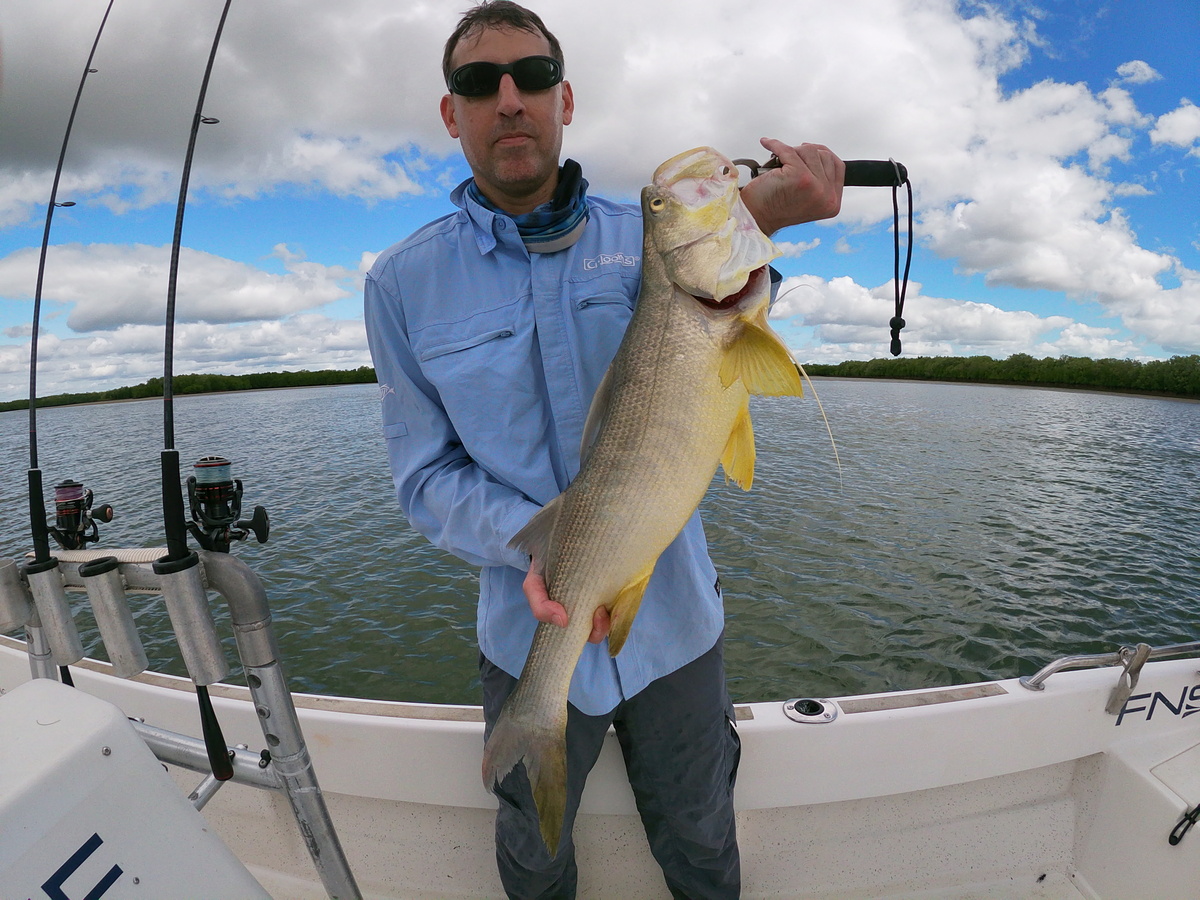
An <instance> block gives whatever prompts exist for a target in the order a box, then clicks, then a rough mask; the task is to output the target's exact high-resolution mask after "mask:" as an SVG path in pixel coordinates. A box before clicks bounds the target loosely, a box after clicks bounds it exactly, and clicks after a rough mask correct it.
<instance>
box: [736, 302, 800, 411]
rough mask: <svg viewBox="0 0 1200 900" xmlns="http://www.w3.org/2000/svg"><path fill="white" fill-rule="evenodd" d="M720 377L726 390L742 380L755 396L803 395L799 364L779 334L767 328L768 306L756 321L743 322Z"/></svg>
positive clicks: (756, 317) (755, 318)
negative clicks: (797, 366)
mask: <svg viewBox="0 0 1200 900" xmlns="http://www.w3.org/2000/svg"><path fill="white" fill-rule="evenodd" d="M720 374H721V384H722V386H724V387H729V386H730V385H731V384H733V383H734V382H735V381H737V380H738V379H739V378H740V379H741V380H742V384H744V385H745V386H746V390H748V391H749V392H750V393H752V394H759V395H762V396H766V397H782V396H794V397H803V396H804V385H803V384H802V383H801V382H800V372H799V371H798V370H797V369H796V361H795V360H794V359H792V354H791V353H790V352H789V351H788V348H787V347H785V346H784V343H783V341H781V340H780V339H779V335H777V334H775V332H774V331H772V330H771V327H770V326H769V325H767V321H766V308H765V307H764V308H763V310H762V311H761V312H760V313H759V314H758V315H757V316H755V317H754V319H753V320H751V321H743V328H742V333H741V335H739V336H738V339H737V340H736V341H734V342H733V344H732V346H730V347H729V349H728V350H727V351H726V352H725V359H724V360H723V361H722V363H721V373H720Z"/></svg>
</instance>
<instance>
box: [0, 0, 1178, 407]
mask: <svg viewBox="0 0 1200 900" xmlns="http://www.w3.org/2000/svg"><path fill="white" fill-rule="evenodd" d="M221 5H222V3H221V0H177V2H173V3H170V4H164V3H161V2H156V0H116V3H115V5H114V8H113V13H112V15H111V17H110V19H109V23H108V26H107V28H106V30H105V34H104V36H103V38H102V40H101V43H100V47H99V49H98V51H97V55H96V60H95V63H94V65H95V67H96V68H97V69H98V70H99V71H98V72H97V74H95V75H93V76H92V77H91V78H89V80H88V83H87V87H86V89H85V93H84V97H83V101H82V104H81V107H80V112H79V116H78V118H77V120H76V125H75V130H74V133H73V138H72V144H71V150H70V152H69V154H68V158H67V164H66V167H65V168H64V173H63V182H62V186H61V188H60V193H59V199H60V200H68V199H69V200H74V201H75V202H76V203H77V205H76V206H75V207H72V208H69V209H60V210H59V211H58V212H57V213H56V215H55V217H54V226H53V232H52V238H51V245H52V246H51V252H50V255H49V260H48V267H47V276H46V288H45V291H44V306H43V322H42V328H43V338H42V342H41V344H40V345H39V346H40V350H39V355H40V358H41V363H42V364H41V367H40V372H39V385H40V388H39V392H40V393H43V394H48V393H55V392H58V391H79V390H97V389H103V388H108V387H115V386H118V385H122V384H134V383H138V382H141V381H144V380H146V379H147V378H150V377H153V376H155V375H160V374H161V370H162V354H163V347H162V343H163V329H162V322H163V308H164V304H165V297H166V278H167V259H168V248H169V244H170V239H171V234H172V230H173V223H174V213H175V201H176V195H177V192H178V184H179V170H180V166H181V164H182V160H183V154H184V150H185V148H186V141H187V129H188V126H189V124H190V119H191V113H192V109H193V107H194V104H195V97H196V91H197V89H198V87H199V79H200V75H201V72H202V69H203V65H204V62H205V60H206V57H207V50H208V43H209V41H210V40H211V36H212V32H213V29H214V28H215V26H216V22H217V19H218V17H219V14H220V10H221ZM464 5H465V4H463V3H460V2H448V0H447V2H427V3H405V2H401V0H386V2H384V0H341V2H339V3H337V4H331V3H322V2H319V0H293V2H291V3H289V4H287V6H286V15H284V12H283V8H281V7H279V6H278V5H273V4H261V3H249V2H247V0H234V3H233V6H232V8H231V12H230V16H229V21H228V24H227V26H226V31H225V36H224V39H223V42H222V48H221V52H220V54H219V55H218V58H217V65H216V69H215V71H214V74H213V78H212V83H211V85H210V89H209V100H208V103H207V104H206V109H205V112H206V114H208V115H211V116H216V117H218V118H220V119H221V123H220V124H218V125H213V126H206V127H205V128H203V129H202V130H201V133H200V138H199V141H198V145H197V152H196V163H195V168H194V170H193V174H192V188H193V191H192V196H191V199H190V201H189V205H188V210H187V218H186V221H185V226H184V240H183V244H184V248H185V249H184V253H183V255H182V257H181V267H180V287H179V324H178V326H177V347H176V351H175V352H176V371H177V372H208V371H211V372H229V373H235V372H247V371H264V370H280V369H299V368H310V369H315V368H351V367H354V366H358V365H363V364H367V363H369V357H368V354H367V351H366V343H365V338H364V335H363V330H362V314H361V301H360V293H361V282H362V273H363V271H364V270H365V267H366V266H368V265H369V264H370V261H371V260H372V259H373V258H374V255H375V254H377V253H378V252H379V251H381V250H383V249H384V248H386V247H387V246H389V245H390V244H392V243H394V242H395V241H397V240H399V239H401V238H402V237H404V236H405V235H406V234H408V233H409V232H410V231H412V230H413V229H415V228H416V227H418V226H419V225H421V224H423V223H424V222H425V221H428V220H429V219H431V218H433V217H436V216H438V215H442V214H444V213H445V212H447V211H448V210H449V209H450V206H449V201H448V193H449V189H450V188H452V187H453V186H454V185H455V184H456V183H457V182H458V181H459V180H461V179H462V178H463V177H465V176H466V174H467V173H466V170H465V166H464V164H463V163H462V160H461V158H460V157H459V156H458V154H457V150H456V145H455V143H454V142H453V141H451V140H450V138H449V137H448V136H447V135H446V134H445V130H444V128H443V127H442V124H441V121H440V119H439V117H438V114H437V103H438V100H439V98H440V96H441V93H442V91H443V88H442V86H441V83H440V76H439V72H438V66H439V62H440V49H441V45H442V42H443V41H444V38H445V35H446V34H448V32H449V31H450V29H451V28H452V27H453V24H454V22H455V21H456V19H457V15H458V13H459V12H460V11H461V9H462V8H463V7H464ZM105 6H106V0H6V2H5V3H3V4H0V75H2V79H3V80H2V81H0V400H7V399H14V398H17V397H20V396H24V394H25V392H26V391H27V387H28V375H27V366H28V358H29V322H30V317H31V312H32V302H31V301H32V295H33V289H34V283H35V274H36V259H37V250H38V246H39V243H40V240H41V234H42V228H43V224H44V217H45V205H46V201H47V198H48V196H49V191H50V185H51V179H52V175H53V167H54V163H55V161H56V159H57V155H58V149H59V145H60V142H61V140H62V132H63V128H64V127H65V125H66V119H67V115H68V113H69V111H70V105H71V101H72V99H73V96H74V91H75V87H76V85H77V83H78V79H79V75H80V72H81V70H82V67H83V63H84V61H85V59H86V57H87V52H88V50H89V48H90V46H91V42H92V39H93V36H94V34H95V30H96V27H97V26H98V25H99V22H100V19H101V16H102V15H103V13H104V9H105ZM536 8H537V9H538V11H539V12H540V13H541V14H542V16H543V18H544V19H545V20H546V22H547V25H548V26H549V27H550V28H551V30H553V31H554V32H555V33H556V34H557V35H558V36H559V38H560V39H561V40H562V43H563V45H564V49H565V52H566V56H567V77H568V79H569V80H571V82H572V85H573V87H574V90H575V96H576V104H577V111H576V120H575V122H574V123H572V125H570V126H569V127H568V128H567V130H566V137H565V144H564V152H565V153H566V154H567V155H570V156H573V157H574V158H576V159H578V160H579V161H580V162H581V163H582V164H583V167H584V173H585V175H586V177H588V179H589V181H590V182H591V185H592V190H593V192H595V193H602V194H605V195H608V196H614V197H617V198H622V199H630V200H633V199H634V198H635V197H636V195H637V192H638V189H639V188H640V186H641V185H642V184H643V183H644V182H645V181H646V180H648V178H649V175H650V173H651V172H652V171H653V169H654V168H655V166H656V165H657V164H658V163H659V162H661V161H662V160H663V159H666V158H667V157H669V156H672V155H674V154H675V153H677V152H680V151H681V150H684V149H687V148H689V147H692V146H696V145H701V144H709V145H712V146H715V147H717V148H718V149H720V150H722V151H723V152H725V153H727V154H728V155H730V156H757V157H758V158H760V159H762V158H764V157H765V154H764V152H763V151H762V150H761V148H759V147H758V145H757V140H758V138H759V137H760V136H763V135H770V136H774V137H780V138H783V139H785V140H789V141H792V142H794V143H799V142H800V141H816V142H821V143H825V144H827V145H829V146H830V147H831V148H832V149H834V150H835V151H836V152H838V153H839V154H841V155H842V156H844V157H846V158H886V157H894V158H896V159H898V160H900V161H902V162H904V163H905V164H906V165H907V166H908V168H909V171H910V173H911V176H912V179H913V183H914V188H915V191H916V206H917V225H916V229H915V231H916V237H917V249H916V253H915V256H914V262H913V274H912V278H913V282H914V285H913V286H911V287H910V290H909V300H908V304H907V308H906V312H905V317H906V319H907V320H908V323H909V327H908V329H907V330H906V332H905V353H906V354H908V355H916V354H926V355H939V354H971V353H986V354H989V355H992V356H996V357H1006V356H1008V355H1010V354H1012V353H1017V352H1027V353H1032V354H1034V355H1035V356H1045V355H1051V356H1058V355H1061V354H1069V355H1087V356H1096V357H1101V356H1116V357H1129V358H1139V359H1144V358H1155V357H1165V356H1170V355H1173V354H1190V353H1200V202H1198V201H1200V188H1198V184H1200V108H1198V107H1197V106H1196V104H1197V103H1200V62H1198V59H1200V54H1197V52H1196V48H1197V47H1200V6H1197V5H1196V4H1195V2H1194V0H1174V2H1172V0H1141V2H1135V0H1119V2H1107V3H1095V2H1086V3H1085V2H1076V0H1058V2H1051V0H1046V2H1041V3H1028V2H1019V0H1007V2H996V3H991V4H986V5H985V4H980V3H952V2H943V0H872V2H867V0H848V2H844V3H839V4H828V3H817V2H809V0H743V2H741V3H738V4H730V3H713V2H709V0H689V2H682V0H662V2H659V3H656V4H653V5H650V6H647V5H646V4H644V3H636V4H635V3H633V2H629V0H612V2H610V3H608V4H606V5H605V7H604V13H603V15H602V16H597V14H596V7H595V6H593V5H591V4H587V5H584V4H578V3H570V2H568V0H547V2H544V3H540V4H538V5H537V6H536ZM890 229H891V198H890V194H889V193H888V192H887V191H886V190H881V189H862V188H860V189H850V190H848V191H847V193H846V201H845V205H844V209H843V213H842V215H841V216H840V217H839V218H838V219H837V220H835V221H834V222H831V223H825V224H821V225H809V226H799V227H796V228H793V229H789V230H787V231H785V232H783V233H781V234H780V235H777V236H776V237H777V240H778V241H780V242H781V243H782V244H783V245H785V247H786V249H787V250H788V253H789V255H787V256H785V257H784V258H782V259H781V260H780V261H779V262H778V267H779V268H780V269H781V270H782V271H783V273H784V275H785V277H786V279H787V280H786V282H785V285H784V291H785V292H784V294H783V295H782V299H781V300H780V302H779V304H778V305H777V307H776V311H775V317H774V324H775V326H776V327H777V329H778V330H779V331H780V333H781V334H783V335H784V336H785V338H786V339H787V341H788V342H789V344H790V345H791V346H792V348H793V350H794V351H795V353H796V355H797V357H798V358H799V359H801V360H802V361H818V362H837V361H840V360H842V359H851V358H855V359H860V358H872V357H880V356H885V355H886V354H887V341H888V332H887V321H888V319H889V317H890V316H891V314H892V313H891V290H892V287H891V266H892V262H891V260H892V256H891V253H892V249H891V238H892V236H891V232H890Z"/></svg>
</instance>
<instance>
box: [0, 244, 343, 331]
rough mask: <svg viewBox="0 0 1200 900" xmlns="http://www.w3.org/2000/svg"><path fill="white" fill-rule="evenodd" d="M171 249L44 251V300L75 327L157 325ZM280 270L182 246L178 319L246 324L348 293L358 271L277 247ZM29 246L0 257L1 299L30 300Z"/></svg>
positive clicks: (32, 264) (32, 255)
mask: <svg viewBox="0 0 1200 900" xmlns="http://www.w3.org/2000/svg"><path fill="white" fill-rule="evenodd" d="M170 255H171V248H170V247H168V246H162V247H148V246H145V245H143V244H129V245H125V244H121V245H115V244H88V245H83V244H60V245H56V246H52V247H51V248H50V251H49V253H48V255H47V261H46V277H45V283H44V286H43V290H42V299H43V302H44V303H47V304H61V305H64V306H67V307H69V313H68V315H67V326H68V327H69V328H70V329H71V330H73V331H75V332H87V331H107V330H111V329H115V328H120V327H121V326H123V325H140V324H147V325H151V324H157V325H161V324H162V323H163V322H164V321H165V317H166V291H167V281H168V275H169V271H170ZM275 255H276V256H278V257H279V258H280V259H281V260H282V262H283V264H284V267H285V268H286V270H287V271H286V273H285V274H282V275H279V274H274V273H271V272H266V271H263V270H262V269H258V268H255V267H253V266H249V265H246V264H244V263H240V262H235V261H233V260H230V259H225V258H223V257H219V256H215V255H213V254H211V253H204V252H201V251H198V250H191V249H189V248H186V247H185V248H183V249H182V250H181V252H180V257H179V277H178V284H177V290H176V309H175V315H176V321H177V322H209V323H226V322H247V321H252V320H256V319H273V318H277V317H280V316H287V315H291V314H293V313H296V312H300V311H303V310H309V309H315V308H318V307H321V306H324V305H325V304H327V303H331V302H333V301H335V300H340V299H342V298H345V297H349V296H351V295H352V293H354V292H356V291H357V289H358V288H359V287H360V286H361V276H360V275H359V273H357V272H352V271H350V270H348V269H344V268H342V267H340V266H324V265H320V264H319V263H312V262H306V261H305V260H304V259H303V257H301V256H298V255H295V254H292V253H291V252H289V251H288V250H287V249H286V247H283V245H279V246H277V247H276V253H275ZM37 257H38V253H37V251H36V250H34V249H33V248H30V249H27V250H21V251H18V252H16V253H13V254H10V255H9V256H7V257H5V258H4V259H0V296H4V297H28V296H30V294H31V290H30V289H31V288H32V286H33V285H34V284H35V283H36V280H37V279H36V270H37Z"/></svg>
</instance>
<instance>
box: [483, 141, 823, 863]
mask: <svg viewBox="0 0 1200 900" xmlns="http://www.w3.org/2000/svg"><path fill="white" fill-rule="evenodd" d="M642 214H643V229H644V233H643V239H642V283H641V289H640V293H639V294H638V301H637V306H636V308H635V309H634V313H633V318H632V320H631V321H630V323H629V328H628V331H627V332H626V334H625V338H624V340H623V342H622V343H621V346H620V349H619V350H618V351H617V354H616V356H615V357H614V358H613V361H612V364H611V365H610V366H609V369H608V372H607V374H606V375H605V377H604V380H603V381H602V382H601V385H600V387H599V389H598V390H597V391H596V396H595V399H594V400H593V402H592V407H591V411H590V412H589V414H588V419H587V423H586V425H585V428H584V438H583V451H582V452H583V464H582V468H581V469H580V472H579V475H578V476H577V477H576V478H575V480H574V481H572V482H571V484H570V485H569V486H568V487H567V489H566V490H565V491H563V492H562V493H561V494H560V495H559V496H558V497H556V498H555V499H554V500H553V501H551V502H550V503H548V504H547V505H546V506H545V508H543V509H542V510H541V511H540V512H539V513H538V514H537V515H535V516H534V517H533V518H532V519H531V520H530V522H529V524H528V525H526V526H525V528H523V529H522V530H521V531H520V533H518V534H517V535H516V537H515V538H513V541H512V545H513V546H514V547H519V548H520V549H522V550H524V551H525V552H526V553H528V554H529V555H530V556H531V557H532V559H533V566H534V568H535V569H536V570H538V571H540V572H542V573H543V574H544V576H545V579H546V585H547V588H548V589H549V592H550V596H551V598H553V599H554V600H557V601H558V602H559V603H561V604H562V605H563V606H564V607H566V610H567V616H568V623H567V627H566V628H562V627H560V626H557V625H551V624H547V623H542V624H540V625H539V626H538V628H537V631H536V633H535V635H534V638H533V646H532V648H531V649H530V651H529V657H528V659H527V660H526V662H525V668H524V670H523V671H522V673H521V679H520V683H519V684H518V685H517V688H516V690H515V691H514V692H513V694H512V695H511V696H510V697H509V698H508V700H507V702H506V703H505V704H504V707H503V709H502V710H501V713H500V717H499V719H498V720H497V722H496V725H495V728H494V729H493V731H492V734H491V736H490V738H489V739H488V742H487V745H486V747H485V748H484V755H483V781H484V784H485V785H486V786H487V787H488V788H489V789H491V787H492V785H493V784H494V783H495V782H498V781H499V780H501V779H502V778H504V776H505V775H507V774H508V772H509V771H510V770H511V769H512V768H513V767H514V766H515V765H516V764H517V763H518V762H521V761H523V762H524V763H525V768H526V771H527V772H528V775H529V780H530V783H531V785H532V787H533V796H534V800H535V801H536V803H537V810H538V819H539V823H540V827H541V833H542V838H543V840H544V841H545V842H546V847H547V848H548V849H549V850H550V852H551V855H553V854H554V853H555V852H556V851H557V848H558V844H559V838H560V836H561V831H562V821H563V809H564V804H565V797H566V756H565V741H564V735H565V730H566V724H567V692H568V688H569V687H570V684H571V676H572V674H573V672H574V671H575V665H576V663H577V662H578V660H579V654H580V653H581V652H582V650H583V646H584V644H585V642H586V641H587V638H588V635H589V634H590V632H591V628H592V617H593V615H594V613H595V610H596V609H597V607H600V606H604V607H607V608H608V609H609V612H610V614H611V618H612V630H611V632H610V633H609V636H608V648H609V652H610V653H611V654H612V655H613V656H616V655H617V654H618V653H620V652H621V647H622V646H623V645H624V643H625V639H626V638H627V637H628V636H629V629H630V627H631V626H632V625H633V621H634V616H635V615H636V614H637V611H638V604H639V603H640V602H641V599H642V592H643V591H644V590H645V588H646V582H647V581H649V580H650V575H651V573H652V572H653V571H654V565H655V563H656V562H657V560H658V557H659V555H660V554H661V553H662V551H663V550H664V549H666V547H667V545H668V544H670V543H671V541H673V540H674V539H675V537H676V535H678V534H679V532H680V531H681V530H682V528H683V526H684V525H685V524H686V523H687V521H688V519H689V518H690V517H691V515H692V513H693V512H695V510H696V507H697V506H698V505H699V503H700V500H701V499H702V498H703V496H704V492H705V490H706V489H707V488H708V486H709V484H710V483H711V481H712V478H713V475H714V474H715V473H716V470H717V465H718V464H720V465H722V466H723V467H724V469H725V475H726V477H727V478H728V479H729V480H732V481H734V482H736V483H737V484H738V485H740V486H741V487H742V488H743V489H745V490H749V489H750V484H751V481H752V480H753V477H754V432H753V430H752V428H751V424H750V408H749V403H750V395H751V394H770V395H782V394H794V395H799V394H800V393H801V383H800V376H799V373H798V371H797V368H796V364H795V362H794V361H793V359H792V356H791V354H790V353H789V352H788V350H787V348H786V347H785V346H784V345H783V342H782V341H780V339H779V338H778V336H776V334H775V333H774V332H773V331H772V330H771V328H770V327H769V326H768V325H767V306H768V302H769V299H770V278H769V274H768V270H767V263H768V262H770V261H771V260H772V259H774V258H775V257H776V256H778V255H779V253H778V251H777V250H776V249H775V246H774V245H773V244H772V243H771V241H770V240H768V239H767V238H766V237H765V236H764V235H763V233H762V232H761V231H760V230H759V229H758V226H757V225H756V224H755V222H754V219H753V217H752V216H751V215H750V213H749V211H748V210H747V209H746V207H745V206H744V205H743V204H742V201H741V197H740V195H739V193H738V176H737V171H736V169H735V168H734V165H733V163H732V162H730V161H729V160H728V159H726V158H725V157H724V156H722V155H721V154H720V153H718V152H717V151H715V150H713V149H711V148H708V147H702V148H698V149H696V150H690V151H688V152H687V153H681V154H680V155H678V156H676V157H674V158H672V159H669V160H667V161H666V162H665V163H663V164H662V165H661V166H659V167H658V170H657V171H656V172H655V173H654V180H653V183H652V184H649V185H647V186H646V187H645V188H643V190H642Z"/></svg>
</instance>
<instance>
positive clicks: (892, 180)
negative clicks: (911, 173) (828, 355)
mask: <svg viewBox="0 0 1200 900" xmlns="http://www.w3.org/2000/svg"><path fill="white" fill-rule="evenodd" d="M845 162H846V174H845V178H844V179H843V181H842V184H843V185H845V186H846V187H890V188H891V189H892V225H893V228H892V235H893V241H892V243H893V247H894V248H895V255H894V259H895V264H894V278H893V281H892V284H893V285H894V286H895V291H896V294H895V300H896V303H895V314H894V315H893V316H892V318H891V321H889V322H888V328H890V329H891V332H892V342H891V347H890V350H891V353H892V356H899V355H900V349H901V348H900V331H901V329H903V328H904V325H905V322H904V301H905V299H906V297H907V296H908V273H909V269H910V268H911V267H912V251H913V195H912V182H911V181H909V180H908V169H907V168H905V166H904V165H903V164H902V163H898V162H896V161H895V160H894V159H848V160H846V161H845ZM733 163H734V165H737V166H745V167H746V168H748V169H749V170H750V177H751V178H756V177H758V175H759V174H760V173H762V172H764V171H766V170H767V169H778V168H781V167H782V166H783V163H782V162H781V161H780V159H779V157H778V156H775V155H774V154H772V155H771V158H770V159H768V160H767V161H766V162H765V163H761V164H760V163H758V162H756V161H755V160H753V159H735V160H734V161H733ZM901 186H904V187H906V188H907V189H908V253H907V255H906V256H905V259H904V277H903V279H901V277H900V200H899V196H898V191H899V189H900V187H901Z"/></svg>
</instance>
